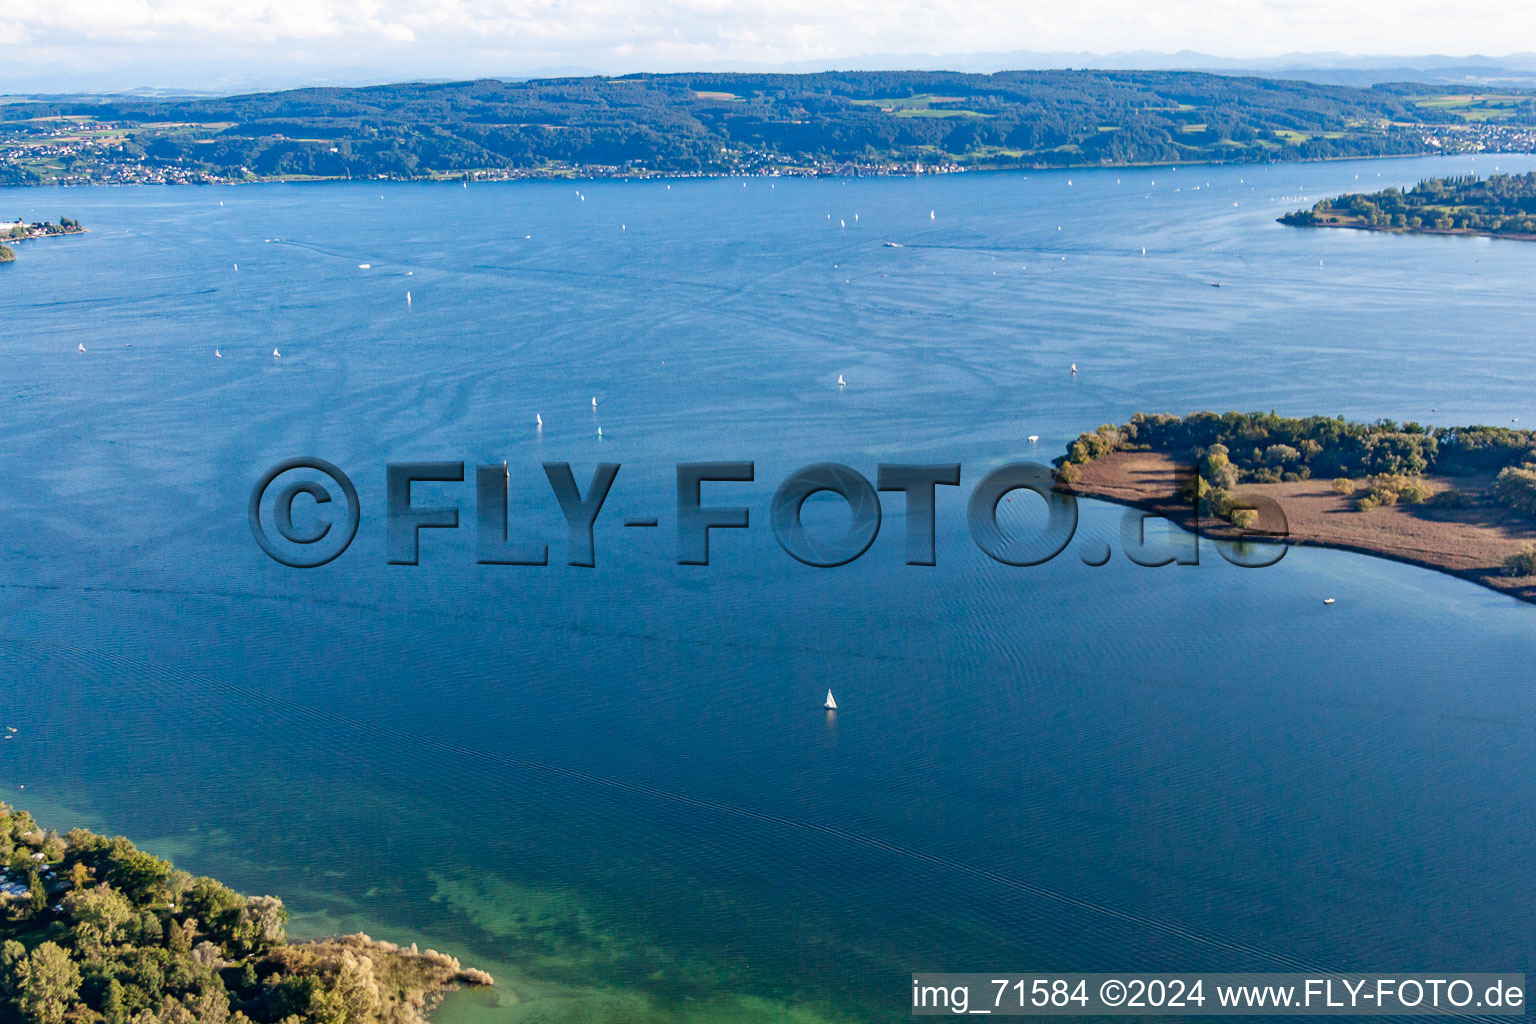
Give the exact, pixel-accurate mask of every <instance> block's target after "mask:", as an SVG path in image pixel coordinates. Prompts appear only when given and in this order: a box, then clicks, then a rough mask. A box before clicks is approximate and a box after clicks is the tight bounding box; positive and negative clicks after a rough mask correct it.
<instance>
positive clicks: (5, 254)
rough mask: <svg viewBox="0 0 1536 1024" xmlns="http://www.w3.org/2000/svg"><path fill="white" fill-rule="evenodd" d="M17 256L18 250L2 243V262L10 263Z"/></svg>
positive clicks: (0, 258) (0, 255)
mask: <svg viewBox="0 0 1536 1024" xmlns="http://www.w3.org/2000/svg"><path fill="white" fill-rule="evenodd" d="M15 258H16V250H15V249H12V248H11V247H10V246H8V245H0V263H9V262H11V261H12V260H14V259H15Z"/></svg>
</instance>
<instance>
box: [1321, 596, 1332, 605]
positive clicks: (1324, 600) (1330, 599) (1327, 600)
mask: <svg viewBox="0 0 1536 1024" xmlns="http://www.w3.org/2000/svg"><path fill="white" fill-rule="evenodd" d="M1323 604H1333V598H1331V597H1325V598H1323Z"/></svg>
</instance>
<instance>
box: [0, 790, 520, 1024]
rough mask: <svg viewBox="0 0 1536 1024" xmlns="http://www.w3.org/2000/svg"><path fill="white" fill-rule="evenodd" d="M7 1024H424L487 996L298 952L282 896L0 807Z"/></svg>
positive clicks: (396, 961)
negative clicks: (443, 1006)
mask: <svg viewBox="0 0 1536 1024" xmlns="http://www.w3.org/2000/svg"><path fill="white" fill-rule="evenodd" d="M0 865H4V867H3V869H0V1020H4V1021H14V1022H21V1024H95V1022H100V1024H422V1022H423V1021H424V1020H425V1014H426V1012H427V1011H428V1010H430V1009H431V1008H432V1007H433V1006H435V1005H436V1001H437V1000H438V999H439V998H440V997H441V995H442V994H443V993H444V992H445V991H447V990H448V989H450V988H455V987H458V986H460V985H466V984H467V985H490V984H492V981H491V977H490V975H488V974H486V973H484V972H483V971H476V970H472V969H465V968H464V967H462V966H460V964H459V962H458V961H457V960H455V959H453V958H452V957H449V956H445V955H444V954H442V953H438V952H435V951H433V950H430V949H429V950H426V951H424V952H418V951H417V949H416V947H415V946H414V945H412V946H410V947H407V948H401V947H399V946H396V945H394V944H392V943H387V942H379V941H376V940H374V939H370V938H369V937H368V936H366V935H348V936H343V937H339V938H332V939H323V940H320V941H316V942H289V941H288V937H287V933H286V923H287V920H288V912H287V910H285V909H284V907H283V902H282V900H280V899H278V898H277V897H275V896H242V895H240V894H239V893H237V892H235V891H233V890H231V889H229V888H227V887H226V886H224V885H223V884H221V883H220V882H218V881H215V880H214V879H212V878H194V877H192V876H191V875H190V874H188V873H187V872H185V871H178V870H176V868H175V867H174V866H173V865H172V864H171V863H170V862H169V861H166V860H162V859H161V858H159V857H155V856H152V855H150V854H148V853H145V852H144V851H142V850H139V849H137V848H136V847H135V846H134V845H133V843H131V842H129V841H128V840H127V839H124V838H122V837H121V836H118V837H115V838H107V837H105V836H99V835H95V834H93V833H91V832H88V831H86V830H84V829H73V830H71V831H69V832H67V833H65V834H64V835H59V834H58V833H57V832H54V831H51V830H45V829H43V828H42V827H41V826H39V825H38V824H37V822H35V821H34V820H33V819H32V816H31V815H30V814H28V813H27V812H26V811H19V810H14V809H12V808H11V807H9V806H7V805H5V804H3V803H0Z"/></svg>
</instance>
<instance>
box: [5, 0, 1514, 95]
mask: <svg viewBox="0 0 1536 1024" xmlns="http://www.w3.org/2000/svg"><path fill="white" fill-rule="evenodd" d="M0 6H3V13H0V43H5V44H9V45H12V46H25V48H26V51H27V52H26V54H25V56H24V59H23V60H21V61H20V62H19V63H18V61H17V60H16V59H15V58H14V57H13V56H12V55H8V59H7V61H6V64H8V65H10V67H9V68H8V69H7V71H8V72H9V73H10V74H11V77H12V78H14V77H15V72H16V68H17V67H18V66H20V67H24V68H29V69H30V70H31V71H32V72H33V73H48V74H51V75H53V77H55V78H68V76H69V75H70V74H74V73H80V74H85V73H87V72H89V71H92V70H97V71H102V70H104V71H109V72H118V73H122V74H133V73H138V74H140V75H141V77H142V81H141V82H139V83H137V84H176V85H193V86H195V85H198V84H199V83H198V82H196V81H172V80H171V79H173V78H174V77H175V74H176V72H177V71H178V70H180V71H181V72H182V73H184V74H192V73H201V72H197V71H196V69H199V68H203V67H205V66H206V67H210V68H222V69H224V70H225V72H226V73H227V74H229V75H236V76H238V75H240V74H247V75H249V74H255V73H257V72H259V71H261V70H262V69H269V70H271V71H274V72H282V73H290V74H291V73H299V72H301V71H305V70H307V72H308V73H309V75H310V76H311V77H317V76H318V77H332V78H334V77H347V76H348V75H352V74H357V73H363V72H365V71H366V73H367V74H370V75H373V76H375V77H378V76H382V77H385V78H391V77H392V78H408V77H464V76H470V75H490V74H501V75H513V74H518V73H522V72H526V71H529V70H533V69H537V68H540V67H548V66H552V65H572V66H581V67H591V68H596V69H599V70H603V71H613V72H617V71H634V70H677V69H681V68H687V67H719V66H721V65H723V64H739V65H767V64H777V63H783V62H795V61H823V62H829V63H835V62H836V61H837V60H838V59H839V58H853V57H858V56H861V55H866V54H881V53H884V54H913V53H927V54H961V53H974V52H1000V51H1009V50H1036V51H1093V52H1099V53H1107V52H1114V51H1124V50H1156V51H1164V52H1173V51H1178V50H1198V51H1202V52H1206V53H1214V54H1219V55H1224V56H1264V55H1274V54H1280V53H1286V52H1294V51H1301V50H1323V49H1326V50H1336V51H1343V52H1355V53H1362V52H1366V53H1405V54H1417V53H1478V52H1483V53H1486V52H1499V51H1504V50H1508V49H1510V48H1511V43H1512V42H1515V41H1519V40H1532V41H1536V5H1533V4H1530V3H1529V2H1528V0H1488V2H1485V3H1483V4H1480V5H1473V6H1467V5H1462V4H1456V5H1453V4H1451V3H1449V2H1446V0H1402V2H1394V3H1387V2H1385V0H1352V2H1349V0H1346V2H1342V3H1341V2H1338V0H1330V2H1321V0H1073V2H1071V3H1062V2H1061V0H889V2H877V0H840V2H828V0H647V2H644V3H635V2H632V0H3V3H0ZM1517 45H1518V44H1517ZM153 79H158V81H154V80H153ZM5 81H6V79H5V78H3V77H0V84H3V83H4V82H5Z"/></svg>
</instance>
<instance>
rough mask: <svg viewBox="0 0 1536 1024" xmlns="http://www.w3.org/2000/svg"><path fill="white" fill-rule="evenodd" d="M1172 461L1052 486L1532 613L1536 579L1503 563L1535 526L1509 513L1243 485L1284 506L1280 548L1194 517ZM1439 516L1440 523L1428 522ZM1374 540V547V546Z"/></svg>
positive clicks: (1106, 464) (1100, 470)
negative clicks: (1348, 557) (1377, 563)
mask: <svg viewBox="0 0 1536 1024" xmlns="http://www.w3.org/2000/svg"><path fill="white" fill-rule="evenodd" d="M1174 466H1175V462H1174V459H1173V458H1172V456H1170V455H1167V454H1165V453H1162V452H1145V451H1117V452H1113V453H1111V454H1109V455H1106V456H1102V457H1100V458H1097V459H1094V460H1093V461H1092V462H1088V463H1084V464H1082V465H1081V466H1080V467H1079V468H1080V470H1081V476H1080V477H1079V478H1078V479H1076V480H1074V481H1073V482H1072V483H1071V484H1058V485H1057V487H1058V488H1059V489H1061V490H1063V491H1066V492H1069V493H1071V494H1072V495H1073V496H1074V497H1080V498H1093V499H1095V500H1098V501H1105V502H1109V503H1111V504H1115V505H1120V506H1123V507H1127V508H1134V509H1137V510H1138V511H1142V512H1147V513H1150V514H1154V515H1158V516H1161V517H1163V518H1165V519H1168V520H1169V521H1171V522H1173V523H1174V524H1176V525H1177V526H1179V527H1180V528H1181V529H1184V530H1187V531H1190V532H1197V533H1198V534H1199V535H1200V536H1202V537H1210V538H1211V539H1213V540H1224V541H1236V540H1241V539H1244V538H1247V539H1249V540H1251V541H1254V542H1256V543H1282V544H1285V545H1286V546H1288V547H1317V548H1329V549H1333V550H1337V551H1349V552H1352V553H1354V554H1360V555H1368V556H1370V557H1373V558H1381V559H1385V560H1387V561H1392V562H1400V563H1402V564H1405V565H1412V566H1416V567H1418V568H1421V569H1430V570H1433V571H1435V572H1439V573H1443V574H1445V575H1448V576H1454V577H1456V578H1457V579H1461V580H1465V581H1467V582H1469V583H1475V584H1477V585H1479V586H1481V587H1484V588H1485V589H1488V590H1492V591H1495V592H1497V593H1499V594H1503V595H1505V596H1507V597H1512V598H1514V599H1516V600H1518V601H1523V602H1525V603H1527V604H1536V577H1521V576H1506V575H1504V572H1503V563H1502V560H1503V557H1504V556H1506V555H1507V554H1513V553H1514V552H1515V551H1516V550H1518V549H1519V547H1520V546H1522V545H1523V544H1529V543H1532V542H1536V524H1531V525H1529V526H1527V525H1524V524H1518V523H1511V522H1510V521H1509V517H1508V515H1507V514H1505V515H1502V516H1501V517H1500V519H1499V521H1498V522H1492V521H1490V519H1491V517H1489V516H1488V515H1487V511H1488V510H1487V508H1486V506H1485V505H1484V504H1483V503H1482V501H1481V499H1482V490H1483V489H1482V488H1479V489H1478V490H1477V491H1476V492H1469V493H1475V494H1476V496H1477V498H1478V499H1479V500H1478V502H1477V504H1475V505H1474V506H1473V507H1472V508H1471V509H1468V510H1455V511H1451V512H1443V513H1441V512H1438V510H1433V509H1431V508H1430V507H1428V506H1424V505H1418V506H1412V505H1396V506H1392V507H1390V508H1379V509H1374V510H1372V511H1370V512H1359V511H1355V510H1353V509H1350V508H1348V507H1347V503H1348V499H1347V498H1345V497H1344V496H1341V495H1338V494H1335V493H1334V492H1333V491H1332V490H1331V489H1330V487H1329V482H1328V481H1326V480H1304V481H1300V482H1294V483H1279V484H1258V483H1250V484H1241V485H1239V486H1238V487H1237V488H1235V489H1234V491H1233V494H1234V496H1235V497H1237V498H1242V497H1244V496H1255V497H1263V498H1269V499H1271V500H1273V501H1274V502H1275V503H1276V504H1277V505H1279V506H1280V508H1281V511H1282V512H1283V513H1284V515H1285V518H1286V520H1287V521H1288V523H1289V528H1288V530H1287V532H1286V533H1285V535H1284V540H1278V541H1277V540H1273V539H1271V538H1274V537H1276V536H1277V534H1274V533H1271V534H1270V537H1269V538H1266V537H1265V535H1264V532H1263V531H1264V527H1265V526H1277V525H1278V524H1271V523H1266V522H1264V521H1263V519H1262V518H1261V521H1260V524H1259V526H1258V527H1256V528H1255V529H1252V530H1242V529H1239V528H1238V527H1235V526H1233V525H1231V524H1230V523H1228V522H1226V521H1224V520H1221V519H1217V518H1214V517H1212V516H1209V515H1206V516H1199V517H1198V520H1199V523H1198V530H1196V529H1195V525H1196V518H1197V517H1196V515H1195V511H1194V508H1193V506H1192V504H1191V503H1190V502H1188V501H1179V500H1176V499H1174V498H1173V497H1172V495H1173V494H1174V492H1175V490H1176V488H1175V486H1174ZM1426 479H1428V480H1431V481H1432V482H1434V483H1435V484H1441V485H1446V486H1452V485H1455V484H1458V483H1459V484H1461V485H1463V487H1467V486H1469V485H1471V484H1473V483H1480V482H1481V481H1480V480H1476V479H1473V478H1458V477H1445V476H1432V477H1426ZM1431 513H1438V514H1431ZM1373 541H1374V543H1373Z"/></svg>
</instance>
